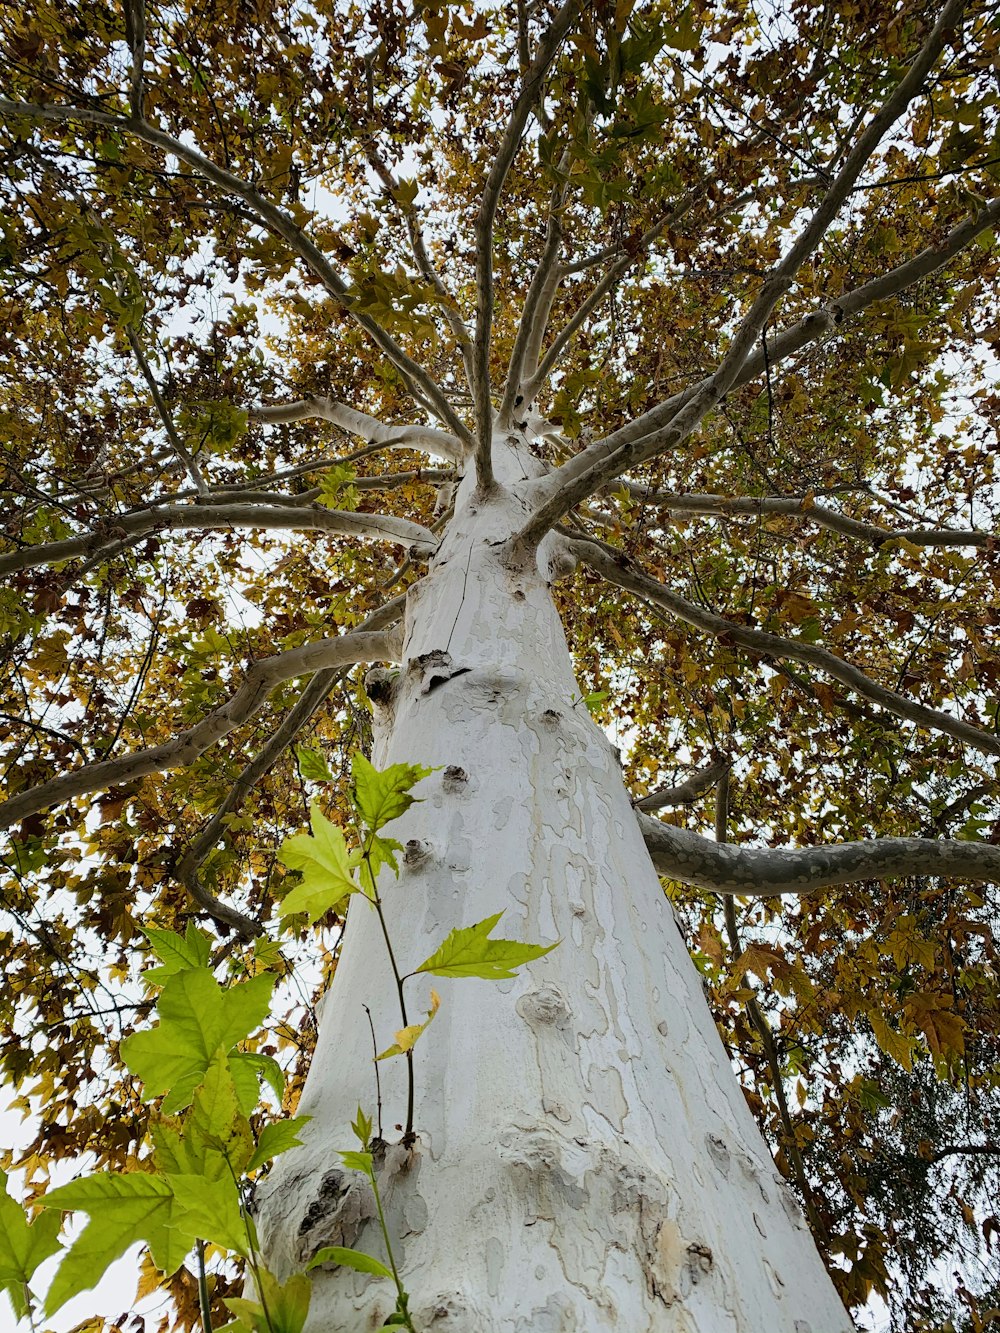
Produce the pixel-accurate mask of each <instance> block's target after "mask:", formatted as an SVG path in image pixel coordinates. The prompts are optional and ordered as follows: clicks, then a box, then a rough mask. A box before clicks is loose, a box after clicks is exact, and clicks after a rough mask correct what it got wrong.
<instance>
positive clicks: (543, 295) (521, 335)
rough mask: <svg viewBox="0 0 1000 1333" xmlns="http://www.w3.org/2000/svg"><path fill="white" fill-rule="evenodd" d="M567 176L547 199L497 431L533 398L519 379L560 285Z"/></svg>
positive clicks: (540, 336) (537, 344)
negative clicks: (541, 240) (539, 249)
mask: <svg viewBox="0 0 1000 1333" xmlns="http://www.w3.org/2000/svg"><path fill="white" fill-rule="evenodd" d="M567 158H568V153H564V154H563V159H564V160H563V161H562V162H561V163H560V170H563V171H565V170H566V168H567V166H568V162H567V161H566V159H567ZM566 177H567V180H566V184H564V185H561V186H560V185H557V186H555V187H553V190H552V196H551V199H550V201H549V217H548V222H547V223H546V226H545V244H544V246H543V247H542V254H541V258H540V259H539V261H538V263H537V265H536V266H535V271H534V273H533V274H532V278H531V282H530V284H529V286H528V294H527V296H526V297H525V298H524V305H523V307H522V309H521V318H520V320H519V321H518V326H517V334H516V336H515V338H514V346H513V347H512V348H511V353H510V359H509V360H508V363H507V380H506V383H505V385H504V391H503V398H502V400H501V402H500V408H499V412H498V414H497V426H498V428H499V429H500V430H508V429H509V428H510V420H511V414H512V413H513V411H514V407H515V404H519V403H530V402H531V401H532V399H533V398H534V394H533V393H525V392H524V390H523V389H522V385H521V380H522V378H523V376H524V370H525V366H526V365H531V369H532V371H533V370H534V365H533V364H532V363H531V362H530V360H529V348H538V347H540V346H541V344H542V339H543V338H544V336H545V323H546V321H547V319H548V315H549V311H550V309H551V308H552V300H553V299H554V297H555V293H556V290H557V289H558V286H559V268H558V263H557V261H558V259H559V252H560V250H561V249H562V239H563V228H562V218H561V217H560V209H561V208H562V206H563V203H564V202H565V199H566V192H567V189H568V182H569V173H568V171H566Z"/></svg>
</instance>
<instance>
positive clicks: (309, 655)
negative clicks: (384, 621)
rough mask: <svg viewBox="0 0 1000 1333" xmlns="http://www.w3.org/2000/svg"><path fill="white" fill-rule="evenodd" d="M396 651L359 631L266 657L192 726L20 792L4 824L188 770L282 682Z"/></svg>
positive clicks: (387, 641) (382, 637)
mask: <svg viewBox="0 0 1000 1333" xmlns="http://www.w3.org/2000/svg"><path fill="white" fill-rule="evenodd" d="M397 653H398V645H397V643H396V641H395V635H393V634H390V633H385V632H380V633H367V632H366V633H362V632H360V631H355V632H353V633H350V634H344V635H341V636H340V637H339V638H336V639H320V640H319V641H318V642H317V643H307V644H303V645H302V647H300V648H291V649H289V651H288V652H284V653H277V654H276V655H275V656H274V657H265V658H262V659H261V660H260V661H257V662H254V663H253V664H252V665H251V666H250V667H248V669H247V672H246V677H245V679H244V682H243V684H242V685H241V686H240V688H239V689H238V690H237V691H236V693H235V694H234V695H232V696H231V698H229V699H227V700H226V702H225V703H224V704H221V705H220V706H219V707H218V708H215V709H213V710H212V712H211V713H209V714H207V715H206V716H205V717H204V718H202V720H201V721H200V722H198V723H196V724H195V725H194V726H193V727H189V728H188V729H187V730H186V731H183V732H181V733H180V734H179V735H177V736H175V737H174V738H173V739H172V740H169V741H165V742H164V743H163V744H162V745H154V746H150V747H149V748H148V749H145V750H135V751H133V752H132V753H131V754H127V755H123V756H122V757H121V758H120V759H106V760H103V761H102V762H100V763H96V764H87V765H85V766H84V767H83V768H79V769H74V770H73V771H72V772H69V773H64V774H62V775H61V776H60V777H57V778H52V779H50V780H49V781H48V782H43V783H41V784H40V785H39V786H37V787H30V788H29V789H28V790H27V791H23V792H19V793H18V795H16V796H13V797H11V799H10V800H9V801H6V802H5V803H4V804H3V805H0V828H9V827H10V826H11V825H12V824H16V823H17V822H18V821H20V820H22V819H26V818H27V817H28V816H29V815H33V814H36V813H37V812H38V811H39V810H45V809H47V808H48V807H49V806H52V805H60V804H62V803H63V802H64V801H71V800H72V799H73V798H74V797H76V796H84V795H87V794H88V793H90V792H94V791H101V790H102V789H103V788H105V787H110V786H114V785H118V784H123V783H129V782H135V781H137V780H138V779H139V778H142V777H145V776H146V775H147V774H149V773H162V772H164V771H165V770H167V769H174V768H184V767H185V766H186V765H188V764H191V763H193V762H194V761H195V760H196V759H197V758H198V756H199V755H202V754H204V753H205V751H206V750H208V749H210V748H211V747H212V746H213V745H216V744H218V742H219V741H220V740H222V739H223V737H225V736H228V735H229V734H230V732H232V731H235V729H236V728H237V727H239V726H242V724H243V723H244V722H246V721H248V720H249V719H250V718H251V717H253V716H254V714H255V713H257V712H259V711H260V709H261V708H263V706H264V704H265V703H266V701H267V698H268V696H269V695H270V693H271V691H272V690H273V689H274V688H275V687H276V686H277V685H280V684H281V683H282V681H286V680H291V679H293V678H294V677H295V676H303V675H307V674H311V673H313V672H315V671H322V670H325V669H329V668H335V667H340V666H348V665H353V664H354V663H356V662H386V661H393V660H395V658H396V656H397Z"/></svg>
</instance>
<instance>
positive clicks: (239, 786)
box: [177, 594, 406, 939]
mask: <svg viewBox="0 0 1000 1333" xmlns="http://www.w3.org/2000/svg"><path fill="white" fill-rule="evenodd" d="M405 600H406V597H405V594H403V595H402V596H399V597H394V598H393V599H392V600H391V601H390V602H386V604H385V605H384V606H381V607H379V609H378V610H377V611H375V612H373V613H372V614H371V615H370V616H368V618H367V619H366V620H364V621H363V622H362V623H361V624H360V625H359V626H358V629H357V630H356V631H355V632H356V633H364V632H367V631H372V630H377V629H384V628H386V627H387V626H388V625H390V624H393V623H394V622H395V620H396V619H398V617H399V616H400V615H401V614H402V610H403V604H404V602H405ZM346 674H347V672H346V669H345V668H343V667H340V668H330V669H328V670H326V671H318V672H317V673H316V675H315V676H313V678H312V680H311V681H310V682H309V684H308V685H307V686H306V687H305V689H304V690H303V691H302V693H301V694H300V695H299V697H298V700H297V701H296V702H295V704H294V705H293V707H292V708H291V709H289V711H288V712H287V713H286V714H285V716H284V717H283V718H282V720H281V722H280V724H279V725H278V728H277V730H276V731H274V732H273V733H272V734H271V735H270V736H269V737H268V739H267V742H266V744H265V745H264V746H263V748H262V749H260V750H259V751H258V752H257V754H255V755H254V757H253V759H251V761H250V763H249V764H247V766H246V767H245V768H244V769H243V771H242V773H241V774H240V775H239V777H238V778H237V779H236V781H235V782H234V783H233V785H232V786H231V787H230V788H229V791H228V792H227V793H226V797H225V800H224V801H223V802H222V804H221V805H220V806H219V807H218V808H217V809H216V811H215V813H214V814H213V815H212V818H211V819H210V820H209V821H208V823H207V824H206V825H205V827H204V828H203V829H202V831H201V832H200V833H199V834H198V836H197V838H195V840H194V841H193V842H192V843H191V844H190V845H189V846H188V848H187V850H186V851H185V852H184V854H183V856H182V857H181V858H180V861H179V862H178V864H177V877H178V878H179V879H180V880H181V882H182V883H183V884H184V885H185V887H186V888H187V890H188V892H189V893H190V894H191V897H192V898H193V899H194V900H195V902H197V903H198V904H199V905H200V906H202V907H204V909H205V910H206V911H207V912H209V913H211V915H212V916H214V917H215V918H216V919H217V920H221V921H225V922H226V924H227V925H229V926H232V927H233V928H234V929H235V930H236V931H237V932H238V933H239V934H240V935H241V936H242V937H243V938H244V939H250V938H252V937H253V936H255V935H259V934H261V932H262V927H261V926H260V925H258V923H257V922H255V921H252V920H251V919H250V918H249V917H244V916H242V914H241V913H239V912H236V911H235V909H233V908H232V907H228V906H227V905H226V904H225V903H221V902H220V901H219V900H218V898H216V897H215V896H214V895H213V894H211V893H210V892H209V890H208V889H207V888H206V887H205V885H204V883H203V882H202V879H201V876H200V874H199V873H198V872H199V871H200V869H201V866H202V864H203V862H204V860H205V858H206V857H207V856H208V854H209V852H211V850H212V848H213V847H214V846H215V845H216V843H217V842H218V840H219V838H220V836H221V835H222V833H223V832H224V830H225V819H226V816H227V815H228V814H231V813H232V812H233V811H234V810H238V809H239V808H240V807H241V806H242V804H243V802H244V800H245V799H246V797H247V795H248V794H249V793H250V792H251V791H252V790H253V788H254V787H255V786H256V784H257V783H258V782H259V781H260V779H261V778H262V777H263V776H264V774H265V773H266V772H267V771H268V769H269V768H271V767H272V765H274V764H275V763H277V761H278V759H280V758H281V756H282V755H283V754H284V752H285V751H286V750H287V749H288V747H289V745H291V743H292V741H293V740H294V739H295V737H296V736H297V735H298V733H299V732H300V731H301V729H302V728H303V726H304V725H305V724H306V722H307V721H308V720H309V718H310V717H311V716H312V715H313V713H314V712H315V711H316V709H317V708H319V706H320V705H321V704H322V703H323V701H324V699H326V697H327V695H328V694H329V693H330V691H331V690H332V689H333V687H334V686H335V685H336V684H337V682H338V681H341V680H343V679H344V677H345V675H346ZM234 918H238V920H237V919H234Z"/></svg>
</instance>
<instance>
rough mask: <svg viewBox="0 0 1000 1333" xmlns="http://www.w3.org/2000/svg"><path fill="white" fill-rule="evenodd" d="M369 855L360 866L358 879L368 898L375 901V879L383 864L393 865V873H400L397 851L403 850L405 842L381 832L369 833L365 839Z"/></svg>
mask: <svg viewBox="0 0 1000 1333" xmlns="http://www.w3.org/2000/svg"><path fill="white" fill-rule="evenodd" d="M365 848H366V851H367V855H366V856H365V858H364V860H363V861H362V862H361V864H360V865H359V866H358V879H359V881H360V883H361V889H362V891H363V893H364V895H365V897H366V898H368V899H370V900H371V901H372V902H374V901H375V881H376V880H377V879H378V872H379V871H380V870H381V869H382V867H383V866H391V867H392V871H393V874H395V875H396V876H397V877H398V875H399V862H398V861H397V860H396V853H397V852H401V851H402V850H403V844H402V843H401V842H397V841H396V839H395V838H383V837H382V836H381V834H378V833H372V834H369V836H368V838H367V839H366V841H365Z"/></svg>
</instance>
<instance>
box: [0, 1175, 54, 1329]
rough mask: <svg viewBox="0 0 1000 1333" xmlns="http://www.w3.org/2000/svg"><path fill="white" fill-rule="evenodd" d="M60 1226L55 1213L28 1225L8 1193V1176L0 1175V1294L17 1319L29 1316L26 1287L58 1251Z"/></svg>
mask: <svg viewBox="0 0 1000 1333" xmlns="http://www.w3.org/2000/svg"><path fill="white" fill-rule="evenodd" d="M60 1222H61V1218H60V1217H59V1214H58V1213H41V1214H39V1216H37V1217H36V1218H35V1220H34V1221H33V1222H30V1221H29V1220H28V1215H27V1213H26V1212H25V1210H24V1209H23V1208H22V1207H21V1205H20V1204H19V1203H18V1202H17V1200H16V1199H12V1198H11V1197H10V1195H9V1194H8V1193H7V1176H6V1173H5V1172H3V1171H0V1292H3V1291H6V1292H7V1295H8V1296H9V1297H10V1300H11V1304H12V1305H13V1306H14V1314H15V1316H16V1317H17V1318H18V1319H23V1318H24V1316H25V1315H26V1314H27V1313H28V1308H29V1307H28V1301H27V1298H26V1296H25V1291H24V1288H25V1286H26V1285H27V1283H28V1282H30V1281H31V1278H32V1276H33V1274H34V1272H35V1269H36V1268H37V1267H38V1265H39V1264H40V1263H42V1262H43V1261H44V1260H45V1259H48V1258H50V1257H51V1256H52V1255H53V1254H55V1253H56V1251H57V1250H58V1249H59V1226H60Z"/></svg>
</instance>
